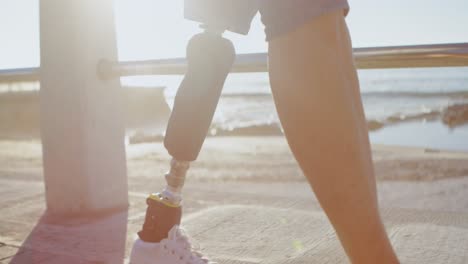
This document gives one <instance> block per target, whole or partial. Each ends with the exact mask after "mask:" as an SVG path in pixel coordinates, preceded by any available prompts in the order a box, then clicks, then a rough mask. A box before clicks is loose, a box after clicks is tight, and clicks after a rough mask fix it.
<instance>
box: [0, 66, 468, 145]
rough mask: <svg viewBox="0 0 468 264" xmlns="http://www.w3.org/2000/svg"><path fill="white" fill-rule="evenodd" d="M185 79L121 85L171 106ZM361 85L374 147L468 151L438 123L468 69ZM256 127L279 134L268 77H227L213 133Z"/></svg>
mask: <svg viewBox="0 0 468 264" xmlns="http://www.w3.org/2000/svg"><path fill="white" fill-rule="evenodd" d="M181 80H182V77H181V76H138V77H125V78H122V79H121V82H122V85H124V86H130V87H131V86H138V87H142V86H143V87H148V89H152V88H153V87H165V88H164V94H165V97H166V100H167V102H168V103H169V105H170V106H172V103H173V100H174V96H175V93H176V91H177V88H178V86H179V84H180V82H181ZM359 80H360V83H361V94H362V98H363V102H364V108H365V112H366V118H367V119H368V121H372V122H373V124H377V126H374V127H373V129H371V140H372V142H374V143H383V144H396V145H410V146H422V147H434V148H445V149H453V150H463V151H468V144H467V142H468V127H467V126H460V127H455V128H450V127H447V126H446V125H444V124H443V123H442V121H441V120H440V116H441V113H442V112H443V110H444V109H446V108H447V107H448V106H450V105H453V104H468V67H453V68H418V69H376V70H360V71H359ZM38 86H39V85H38V84H33V85H31V84H27V83H26V84H24V83H17V84H13V85H10V86H4V85H3V86H1V85H0V91H2V90H3V91H5V90H9V91H12V90H13V91H20V90H35V89H39V87H38ZM293 88H294V87H291V89H293ZM154 89H156V88H154ZM158 89H161V88H158ZM310 89H320V87H311V88H310ZM161 122H163V121H161ZM161 127H164V124H163V125H162V126H161ZM258 127H263V128H264V129H263V130H259V131H260V133H262V131H263V132H264V131H268V129H266V130H265V127H266V128H276V130H275V131H279V132H281V130H280V125H279V120H278V117H277V115H276V111H275V107H274V103H273V99H272V96H271V93H270V84H269V80H268V75H267V73H248V74H231V75H229V77H228V79H227V81H226V85H225V87H224V91H223V95H222V98H221V100H220V104H219V106H218V109H217V112H216V114H215V117H214V121H213V127H212V129H211V130H210V131H211V134H217V133H219V131H235V130H242V129H244V130H242V131H246V130H245V129H249V128H251V129H255V128H258ZM163 132H164V131H160V133H163ZM151 133H154V131H152V132H151ZM422 134H424V135H425V137H421V135H422ZM431 135H432V136H431ZM423 138H425V139H426V140H423ZM444 142H445V143H444Z"/></svg>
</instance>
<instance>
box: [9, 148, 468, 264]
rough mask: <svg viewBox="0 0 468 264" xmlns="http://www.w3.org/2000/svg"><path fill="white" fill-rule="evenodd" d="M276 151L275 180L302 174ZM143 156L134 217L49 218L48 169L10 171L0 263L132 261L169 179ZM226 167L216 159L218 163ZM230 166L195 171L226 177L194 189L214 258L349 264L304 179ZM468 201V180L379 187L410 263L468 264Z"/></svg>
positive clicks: (188, 217) (189, 197) (135, 158)
mask: <svg viewBox="0 0 468 264" xmlns="http://www.w3.org/2000/svg"><path fill="white" fill-rule="evenodd" d="M235 145H236V144H233V147H232V148H231V149H233V148H235ZM269 146H270V145H269ZM208 147H210V145H209V144H208ZM257 147H258V148H259V149H260V150H259V151H258V152H257V155H260V156H261V155H267V154H261V147H262V146H257ZM268 148H271V147H268ZM270 150H271V149H267V150H266V151H265V153H270V154H268V155H269V156H268V157H266V158H265V159H262V158H259V157H257V158H256V161H255V163H256V164H257V165H258V164H263V163H262V162H264V160H270V161H271V160H275V162H279V163H281V168H283V171H282V170H276V169H275V170H274V171H273V173H274V174H275V175H280V174H283V173H286V174H289V173H292V172H293V171H297V168H296V167H294V166H295V165H294V163H293V161H292V160H291V159H290V158H278V157H277V156H274V155H273V154H271V153H278V152H270ZM239 151H241V150H239ZM242 151H244V150H242ZM143 152H144V151H143ZM135 153H136V152H135ZM135 153H133V154H132V151H130V152H129V186H130V192H129V197H130V207H129V210H128V211H125V212H116V213H114V214H109V215H101V216H93V217H83V218H70V219H65V218H61V219H60V218H53V217H49V216H47V215H46V214H45V205H44V204H45V203H44V186H43V183H42V179H41V178H42V177H41V172H40V166H39V167H34V166H32V165H31V166H30V167H24V166H23V165H24V164H23V165H22V166H23V167H21V168H20V167H18V168H17V169H14V170H13V169H12V168H10V169H11V170H10V171H8V169H7V167H8V166H6V165H5V166H3V167H2V168H1V169H0V263H2V264H3V263H15V264H27V263H51V264H55V263H57V264H58V263H60V264H62V263H71V264H74V263H86V264H91V263H111V264H114V263H116V264H119V263H120V264H123V263H125V262H126V259H127V257H128V253H129V250H130V249H131V245H132V241H133V239H134V238H135V232H136V231H137V230H138V229H139V228H140V226H141V224H142V221H143V217H144V210H145V206H146V205H145V203H144V199H145V197H146V195H147V192H148V191H149V190H158V189H160V188H161V187H162V186H161V184H162V183H163V180H162V176H161V177H160V178H158V179H156V180H154V179H153V178H154V175H156V174H157V175H162V173H161V172H162V171H164V170H165V167H164V166H162V165H161V164H159V163H158V164H156V163H155V165H153V166H154V167H155V168H152V169H150V171H149V172H148V171H147V170H148V168H147V166H148V160H151V162H153V161H154V160H159V161H160V162H161V163H164V164H165V161H166V157H161V156H160V155H159V154H158V153H159V152H157V153H155V152H144V154H141V153H140V154H138V155H137V154H135ZM249 153H250V152H249ZM258 153H260V154H258ZM385 153H386V154H385V155H387V154H388V155H390V154H389V153H390V152H385ZM218 154H219V153H218ZM142 155H143V156H142ZM213 155H214V154H213ZM275 155H276V154H275ZM380 156H381V157H383V156H384V155H380ZM223 157H228V155H227V154H226V155H224V156H223ZM411 157H412V158H414V156H411ZM210 158H212V157H210ZM230 158H232V156H231V157H230ZM445 160H447V158H446V159H445ZM223 162H225V161H220V160H219V159H218V160H217V163H218V164H219V163H223ZM13 163H14V162H12V163H9V164H10V165H11V164H13ZM31 164H34V162H32V163H31ZM210 164H211V163H210ZM223 164H224V166H220V167H219V168H209V169H207V166H208V165H207V163H206V155H205V156H204V158H202V159H201V161H200V163H199V164H198V165H197V166H195V167H194V169H193V176H194V178H196V177H198V176H197V175H198V174H203V173H206V171H207V170H209V171H210V172H212V175H214V176H219V178H213V179H211V180H210V181H208V179H206V178H203V177H199V178H197V181H194V180H190V181H189V182H188V184H187V188H186V189H185V193H186V196H185V197H186V200H185V209H184V211H185V216H184V221H183V224H184V226H185V228H186V229H187V231H188V233H189V234H190V235H191V236H192V237H193V239H194V241H196V242H197V243H198V244H199V245H200V247H201V248H202V250H203V251H204V252H205V253H206V254H207V255H208V256H211V257H212V258H214V259H215V260H217V261H219V262H220V263H232V264H237V263H271V264H276V263H277V264H284V263H297V264H300V263H347V260H346V257H345V255H344V253H343V250H342V249H341V248H340V246H339V244H338V242H337V239H336V237H335V234H334V232H333V229H332V228H331V226H330V225H329V223H328V221H327V219H326V218H325V216H324V214H323V212H322V210H321V209H320V207H319V205H318V203H317V201H316V198H315V197H314V196H313V194H312V193H311V191H310V189H309V186H308V185H307V184H306V183H305V182H304V181H300V180H297V179H296V178H294V177H293V180H290V181H287V180H283V179H282V178H277V179H274V180H271V181H265V180H258V181H254V180H248V179H246V178H245V179H244V178H242V177H241V178H240V179H238V180H236V179H235V178H233V177H234V176H235V175H234V176H233V175H230V174H229V173H232V170H230V169H229V166H232V164H231V165H229V164H230V163H223ZM245 166H246V167H247V169H246V171H250V170H251V168H248V166H249V162H248V161H247V162H246V163H245ZM268 166H271V165H268ZM236 167H237V165H236ZM266 167H267V164H266V163H265V164H263V165H262V166H260V167H258V168H257V170H255V171H254V172H253V173H254V174H255V175H253V176H254V177H258V178H259V179H263V178H262V177H267V176H265V175H263V174H264V173H267V170H266ZM289 167H290V169H291V170H289V169H288V168H289ZM270 170H271V169H270ZM284 170H286V171H284ZM221 171H222V173H224V174H223V175H224V176H222V175H221ZM160 173H161V174H160ZM238 173H240V172H238V171H236V172H235V174H236V175H237V174H238ZM244 173H246V172H245V171H244ZM268 173H269V172H268ZM244 176H245V175H244ZM246 177H247V176H246ZM268 177H269V176H268ZM220 179H221V180H220ZM206 182H210V184H206ZM466 197H468V177H453V178H446V179H440V180H437V181H433V180H429V181H424V180H423V181H383V182H380V183H379V198H380V204H381V207H382V214H383V218H384V219H385V223H386V226H387V229H388V232H389V234H390V237H391V239H392V242H393V244H394V245H395V248H396V250H397V253H398V255H399V256H400V258H401V260H402V263H408V264H413V263H414V264H419V263H422V264H430V263H434V264H444V263H446V264H466V263H468V199H467V198H466Z"/></svg>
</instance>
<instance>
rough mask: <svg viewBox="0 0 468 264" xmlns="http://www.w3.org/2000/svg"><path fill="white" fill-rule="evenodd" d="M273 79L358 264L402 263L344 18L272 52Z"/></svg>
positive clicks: (285, 119) (301, 33)
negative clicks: (383, 209) (382, 209)
mask: <svg viewBox="0 0 468 264" xmlns="http://www.w3.org/2000/svg"><path fill="white" fill-rule="evenodd" d="M269 59H270V61H269V67H270V69H269V70H270V80H271V86H272V90H273V96H274V99H275V103H276V107H277V110H278V114H279V117H280V120H281V123H282V125H283V128H284V131H285V134H286V137H287V139H288V142H289V145H290V147H291V149H292V151H293V153H294V155H295V157H296V159H297V160H298V162H299V165H300V166H301V168H302V170H303V172H304V174H305V175H306V177H307V179H308V180H309V182H310V184H311V186H312V188H313V190H314V192H315V193H316V195H317V197H318V200H319V202H320V203H321V205H322V207H323V209H324V211H325V213H326V214H327V215H328V217H329V219H330V221H331V223H332V224H333V226H334V228H335V230H336V232H337V234H338V237H339V239H340V241H341V243H342V245H343V247H344V249H345V251H346V253H347V254H348V256H349V257H350V259H351V261H352V262H353V263H359V264H363V263H372V264H374V263H398V260H397V258H396V256H395V254H394V252H393V249H392V246H391V244H390V242H389V239H388V237H387V234H386V232H385V229H384V226H383V224H382V221H381V218H380V215H379V209H378V204H377V195H376V184H375V177H374V171H373V164H372V159H371V151H370V144H369V138H368V132H367V127H366V122H365V117H364V111H363V108H362V102H361V98H360V94H359V82H358V79H357V74H356V69H355V66H354V64H353V57H352V48H351V41H350V38H349V33H348V29H347V26H346V22H345V20H344V18H343V12H342V11H337V12H333V13H329V14H326V15H323V16H320V17H318V18H316V19H313V20H312V21H310V22H309V23H308V24H306V25H304V26H302V27H300V28H298V29H297V30H295V31H293V32H290V33H288V34H286V35H283V36H280V37H277V38H274V39H273V40H271V41H270V46H269Z"/></svg>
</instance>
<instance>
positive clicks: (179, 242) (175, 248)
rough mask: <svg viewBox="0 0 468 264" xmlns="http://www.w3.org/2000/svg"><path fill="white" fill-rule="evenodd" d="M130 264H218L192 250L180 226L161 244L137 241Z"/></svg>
mask: <svg viewBox="0 0 468 264" xmlns="http://www.w3.org/2000/svg"><path fill="white" fill-rule="evenodd" d="M130 264H216V263H215V262H211V261H209V260H208V259H207V258H205V257H203V255H202V254H201V253H199V252H197V251H196V250H194V249H193V248H192V245H191V244H190V242H189V240H188V237H187V236H186V235H185V233H184V231H183V230H182V229H181V228H180V227H179V226H174V227H173V228H172V229H171V230H170V231H169V236H168V238H165V239H163V240H161V242H159V243H148V242H144V241H143V240H141V239H137V240H136V241H135V244H133V248H132V253H131V254H130Z"/></svg>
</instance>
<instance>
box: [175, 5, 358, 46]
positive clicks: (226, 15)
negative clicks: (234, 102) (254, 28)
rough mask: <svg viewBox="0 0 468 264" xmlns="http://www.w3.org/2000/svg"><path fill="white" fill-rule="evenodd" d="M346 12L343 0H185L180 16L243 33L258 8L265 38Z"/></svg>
mask: <svg viewBox="0 0 468 264" xmlns="http://www.w3.org/2000/svg"><path fill="white" fill-rule="evenodd" d="M339 9H342V10H344V15H347V13H348V11H349V4H348V1H347V0H185V8H184V10H185V11H184V13H185V14H184V15H185V18H186V19H189V20H194V21H197V22H200V23H203V24H207V25H210V26H213V27H216V28H219V29H225V30H229V31H232V32H236V33H240V34H247V33H248V32H249V29H250V24H251V21H252V19H253V17H254V16H255V14H256V13H257V12H258V11H260V14H261V15H262V22H263V24H264V25H265V33H266V38H267V41H269V40H271V39H273V38H275V37H278V36H280V35H282V34H284V33H287V32H290V31H292V30H294V29H296V28H298V27H300V26H302V25H304V24H305V23H307V22H309V21H310V20H312V19H314V18H316V17H318V16H321V15H323V14H325V13H329V12H333V11H336V10H339Z"/></svg>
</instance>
